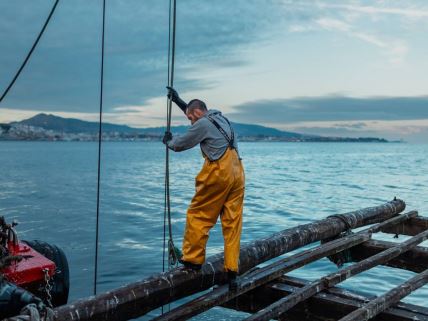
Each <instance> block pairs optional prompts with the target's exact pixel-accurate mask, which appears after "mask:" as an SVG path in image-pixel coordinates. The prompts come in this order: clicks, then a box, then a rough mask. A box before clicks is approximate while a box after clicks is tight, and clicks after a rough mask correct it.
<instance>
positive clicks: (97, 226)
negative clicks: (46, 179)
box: [94, 0, 106, 295]
mask: <svg viewBox="0 0 428 321" xmlns="http://www.w3.org/2000/svg"><path fill="white" fill-rule="evenodd" d="M105 20H106V0H103V22H102V40H101V75H100V113H99V114H100V119H99V124H100V126H99V129H98V176H97V221H96V229H95V269H94V295H95V294H97V275H98V239H99V221H100V181H101V142H102V124H103V119H102V117H103V89H104V33H105Z"/></svg>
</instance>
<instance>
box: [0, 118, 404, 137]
mask: <svg viewBox="0 0 428 321" xmlns="http://www.w3.org/2000/svg"><path fill="white" fill-rule="evenodd" d="M98 126H99V124H98V123H97V122H88V121H83V120H79V119H72V118H62V117H58V116H55V115H47V114H38V115H36V116H34V117H32V118H29V119H26V120H23V121H20V122H11V123H8V124H0V141H97V140H98ZM233 127H234V129H235V131H236V134H237V136H238V137H239V140H240V141H242V142H360V143H361V142H364V143H388V142H389V141H388V140H386V139H384V138H378V137H358V138H354V137H332V136H318V135H307V134H300V133H294V132H288V131H281V130H278V129H275V128H270V127H264V126H259V125H254V124H240V123H233ZM187 128H188V127H187V126H175V127H172V132H173V133H174V134H182V133H184V132H185V131H186V130H187ZM164 132H165V127H153V128H132V127H129V126H125V125H116V124H110V123H104V124H103V134H102V138H103V140H104V141H117V142H120V141H159V140H161V138H162V137H163V134H164ZM395 142H397V141H395Z"/></svg>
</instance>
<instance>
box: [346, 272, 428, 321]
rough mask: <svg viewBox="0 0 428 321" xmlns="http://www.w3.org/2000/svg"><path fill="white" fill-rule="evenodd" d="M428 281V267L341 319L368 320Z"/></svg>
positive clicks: (351, 320) (349, 320) (347, 320)
mask: <svg viewBox="0 0 428 321" xmlns="http://www.w3.org/2000/svg"><path fill="white" fill-rule="evenodd" d="M427 282H428V269H427V270H425V271H424V272H422V273H420V274H418V275H416V276H414V277H413V278H411V279H410V280H408V281H406V282H404V283H403V284H401V285H400V286H398V287H396V288H394V289H392V290H391V291H388V292H387V293H385V294H384V295H382V296H380V297H378V298H376V299H375V300H373V301H371V302H369V303H367V304H365V305H364V306H362V307H360V308H359V309H357V310H355V311H353V312H352V313H350V314H348V315H347V316H345V317H343V318H341V319H340V320H339V321H367V320H369V319H371V318H373V317H374V316H376V315H378V314H379V313H381V312H383V311H385V310H386V309H388V308H389V307H391V306H392V305H394V304H395V303H397V302H398V301H400V300H401V299H402V298H404V297H405V296H407V295H409V294H410V293H412V292H413V291H415V290H417V289H419V288H420V287H422V286H424V285H425V284H427Z"/></svg>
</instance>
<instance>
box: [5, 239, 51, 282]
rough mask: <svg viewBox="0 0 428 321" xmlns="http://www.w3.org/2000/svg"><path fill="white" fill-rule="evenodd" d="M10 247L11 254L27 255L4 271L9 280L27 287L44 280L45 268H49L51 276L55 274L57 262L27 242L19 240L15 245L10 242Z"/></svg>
mask: <svg viewBox="0 0 428 321" xmlns="http://www.w3.org/2000/svg"><path fill="white" fill-rule="evenodd" d="M8 249H9V252H10V255H22V256H24V257H26V258H24V259H23V260H21V261H20V262H13V263H12V264H11V265H10V266H8V267H7V268H5V269H4V270H3V271H2V273H3V275H4V277H5V278H6V279H7V280H8V281H10V282H12V283H14V284H16V285H19V286H21V287H24V288H26V287H28V286H30V285H32V284H34V283H39V282H44V280H45V273H44V272H43V270H45V269H48V273H49V276H53V275H54V273H55V268H56V266H55V263H54V262H52V261H51V260H49V259H47V258H46V257H44V256H43V255H42V254H40V253H39V252H37V251H35V250H33V249H32V248H31V247H30V246H28V245H27V244H26V243H23V242H18V244H17V245H14V244H13V242H9V243H8Z"/></svg>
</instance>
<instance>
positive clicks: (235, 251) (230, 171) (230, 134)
mask: <svg viewBox="0 0 428 321" xmlns="http://www.w3.org/2000/svg"><path fill="white" fill-rule="evenodd" d="M167 88H168V97H169V98H171V99H172V101H173V102H174V103H175V104H176V105H177V106H178V107H180V109H181V110H182V111H183V112H184V113H185V114H186V116H187V118H188V119H189V120H190V123H191V127H190V128H189V129H188V131H187V132H186V133H185V134H183V135H180V136H175V137H173V136H172V134H171V133H170V132H166V133H165V136H164V138H163V143H164V144H167V146H168V147H169V148H170V149H172V150H173V151H175V152H181V151H184V150H187V149H190V148H192V147H194V146H196V145H197V144H200V147H201V150H202V154H203V156H204V158H205V162H204V165H203V167H202V169H201V171H200V172H199V174H198V175H197V176H196V192H195V195H194V196H193V199H192V201H191V203H190V206H189V208H188V210H187V217H186V228H185V231H184V239H183V248H182V250H183V256H182V258H181V259H180V263H182V264H183V265H184V266H185V267H186V268H190V269H194V270H199V269H200V268H201V265H202V264H203V263H204V261H205V248H206V244H207V241H208V234H209V231H210V229H211V228H212V227H213V226H214V225H215V224H216V222H217V219H218V217H219V216H220V219H221V226H222V230H223V237H224V269H225V271H226V272H227V275H228V281H229V288H230V289H231V290H235V289H236V288H237V280H236V277H237V272H238V261H239V251H240V240H241V230H242V209H243V200H244V186H245V176H244V168H243V166H242V162H241V158H240V157H239V154H238V144H237V141H236V137H235V133H234V130H233V128H232V126H231V124H230V122H229V120H228V119H227V118H226V117H224V116H223V115H222V113H221V112H220V111H217V110H213V109H209V110H208V109H207V107H206V105H205V103H204V102H203V101H201V100H199V99H193V100H191V101H190V102H189V103H188V104H187V103H186V102H184V101H183V100H182V99H181V98H180V97H179V95H178V93H177V91H176V90H174V89H173V88H171V87H167Z"/></svg>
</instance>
